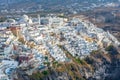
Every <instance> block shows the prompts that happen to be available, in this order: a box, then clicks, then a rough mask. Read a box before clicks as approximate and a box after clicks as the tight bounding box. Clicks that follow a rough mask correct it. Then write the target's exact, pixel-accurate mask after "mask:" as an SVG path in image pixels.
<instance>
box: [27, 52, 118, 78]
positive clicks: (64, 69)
mask: <svg viewBox="0 0 120 80" xmlns="http://www.w3.org/2000/svg"><path fill="white" fill-rule="evenodd" d="M29 79H30V80H119V79H120V54H119V53H118V54H111V53H107V54H105V52H101V51H95V52H92V53H91V55H90V56H88V57H86V58H85V59H84V60H78V59H75V60H73V62H70V63H55V64H53V65H52V67H49V69H48V70H47V71H46V73H45V72H42V73H39V72H37V73H34V74H33V75H31V76H29Z"/></svg>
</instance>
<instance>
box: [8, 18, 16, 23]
mask: <svg viewBox="0 0 120 80" xmlns="http://www.w3.org/2000/svg"><path fill="white" fill-rule="evenodd" d="M6 22H10V23H15V22H16V21H15V20H14V19H8V20H6Z"/></svg>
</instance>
